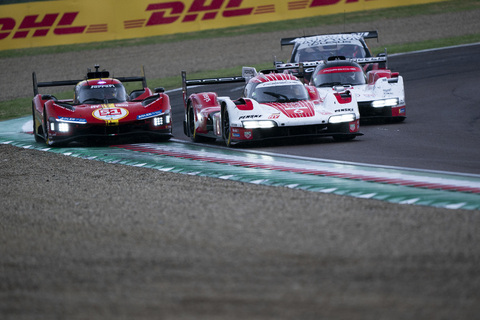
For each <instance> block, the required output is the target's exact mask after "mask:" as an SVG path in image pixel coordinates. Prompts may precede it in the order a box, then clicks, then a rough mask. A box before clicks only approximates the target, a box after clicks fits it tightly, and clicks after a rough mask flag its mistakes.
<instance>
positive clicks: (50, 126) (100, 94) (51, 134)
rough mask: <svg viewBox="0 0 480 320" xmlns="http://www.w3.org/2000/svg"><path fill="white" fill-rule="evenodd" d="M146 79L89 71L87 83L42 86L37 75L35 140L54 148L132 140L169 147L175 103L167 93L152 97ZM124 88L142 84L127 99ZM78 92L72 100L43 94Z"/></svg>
mask: <svg viewBox="0 0 480 320" xmlns="http://www.w3.org/2000/svg"><path fill="white" fill-rule="evenodd" d="M142 73H143V75H142V76H141V77H120V78H111V77H110V75H109V72H108V71H99V66H98V65H96V66H95V71H90V70H89V71H88V72H87V76H86V77H85V79H83V80H62V81H51V82H37V76H36V73H35V72H33V74H32V77H33V92H34V97H33V101H32V114H33V134H34V136H35V140H36V141H37V142H45V143H46V144H47V145H49V146H60V145H66V144H68V143H69V142H72V141H87V142H94V141H96V142H102V143H105V142H109V141H111V140H112V138H119V137H126V136H132V137H135V138H137V137H138V138H142V139H143V138H147V137H148V138H149V139H150V138H152V139H153V140H154V141H166V140H169V139H170V138H171V137H172V120H171V119H172V118H171V106H170V99H169V97H168V95H167V94H165V93H164V91H165V90H164V89H163V88H156V89H155V92H152V90H150V89H149V88H148V87H147V82H146V78H145V75H144V72H143V69H142ZM122 82H141V83H142V88H141V89H137V90H134V91H132V92H131V93H130V94H127V91H126V89H125V87H124V85H123V83H122ZM55 86H75V87H74V97H73V99H66V100H59V99H57V98H56V97H55V96H53V95H50V94H40V93H39V88H40V87H55Z"/></svg>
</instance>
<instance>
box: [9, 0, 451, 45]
mask: <svg viewBox="0 0 480 320" xmlns="http://www.w3.org/2000/svg"><path fill="white" fill-rule="evenodd" d="M439 1H443V0H136V1H128V0H65V1H39V2H28V3H22V4H11V5H0V50H9V49H20V48H30V47H43V46H53V45H67V44H74V43H88V42H100V41H109V40H120V39H132V38H141V37H150V36H158V35H166V34H175V33H185V32H194V31H200V30H207V29H217V28H226V27H233V26H241V25H247V24H257V23H263V22H272V21H282V20H290V19H298V18H305V17H312V16H319V15H329V14H335V13H344V12H353V11H363V10H371V9H379V8H388V7H394V6H405V5H412V4H420V3H429V2H439ZM301 27H302V26H301V25H299V28H301Z"/></svg>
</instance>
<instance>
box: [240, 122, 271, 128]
mask: <svg viewBox="0 0 480 320" xmlns="http://www.w3.org/2000/svg"><path fill="white" fill-rule="evenodd" d="M275 126H276V123H275V121H271V120H247V121H243V127H244V128H245V129H258V128H273V127H275Z"/></svg>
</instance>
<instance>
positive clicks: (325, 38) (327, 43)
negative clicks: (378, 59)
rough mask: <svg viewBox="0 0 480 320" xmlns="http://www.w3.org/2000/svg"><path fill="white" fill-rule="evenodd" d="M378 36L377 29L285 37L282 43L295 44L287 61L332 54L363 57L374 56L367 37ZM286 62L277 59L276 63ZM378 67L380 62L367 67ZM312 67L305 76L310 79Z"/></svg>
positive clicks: (314, 59)
mask: <svg viewBox="0 0 480 320" xmlns="http://www.w3.org/2000/svg"><path fill="white" fill-rule="evenodd" d="M375 38H378V32H377V31H365V32H349V33H336V34H323V35H312V36H302V37H295V38H283V39H281V40H280V45H281V46H282V47H283V46H291V45H293V49H292V53H291V56H290V59H289V60H288V61H287V63H291V64H292V63H293V64H294V63H305V62H311V61H321V60H327V59H328V58H329V57H332V56H343V57H346V58H353V59H361V58H369V57H372V53H371V51H370V49H369V48H368V46H367V43H366V41H365V39H375ZM283 63H284V62H281V61H276V62H275V64H283ZM367 68H368V69H376V68H378V64H370V65H368V66H365V69H367ZM312 71H313V70H312V69H305V70H304V74H303V77H304V78H305V79H306V80H307V81H306V82H308V81H310V74H311V72H312Z"/></svg>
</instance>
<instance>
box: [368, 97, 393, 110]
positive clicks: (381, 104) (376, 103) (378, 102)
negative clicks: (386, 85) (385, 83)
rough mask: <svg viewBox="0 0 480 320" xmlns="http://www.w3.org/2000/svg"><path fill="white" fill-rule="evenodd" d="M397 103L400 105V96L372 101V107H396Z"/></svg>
mask: <svg viewBox="0 0 480 320" xmlns="http://www.w3.org/2000/svg"><path fill="white" fill-rule="evenodd" d="M397 105H398V98H391V99H384V100H376V101H373V102H372V107H374V108H383V107H395V106H397Z"/></svg>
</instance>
